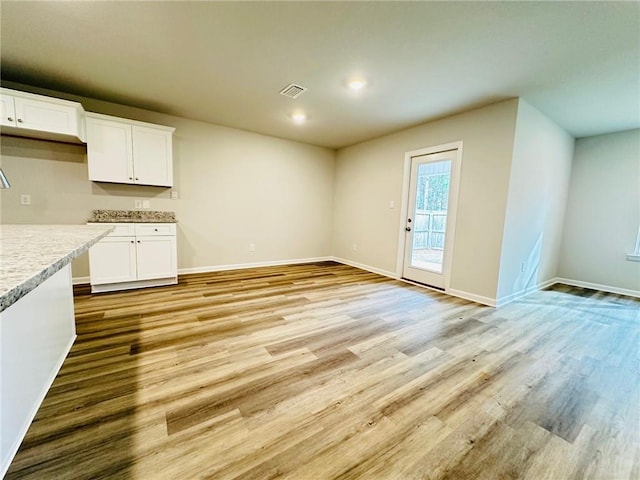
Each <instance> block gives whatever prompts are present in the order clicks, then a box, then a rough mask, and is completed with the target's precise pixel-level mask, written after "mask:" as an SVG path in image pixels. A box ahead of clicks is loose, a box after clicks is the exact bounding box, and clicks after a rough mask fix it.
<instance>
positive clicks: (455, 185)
mask: <svg viewBox="0 0 640 480" xmlns="http://www.w3.org/2000/svg"><path fill="white" fill-rule="evenodd" d="M450 150H457V151H458V154H457V157H458V158H457V162H454V163H453V165H452V169H451V178H452V180H453V181H452V182H451V184H450V191H449V198H450V199H451V200H452V201H451V202H449V208H448V211H447V216H448V217H449V220H450V224H451V225H450V226H449V225H447V234H446V236H445V249H447V250H448V251H449V252H453V242H454V238H455V226H456V216H457V212H458V194H459V186H460V173H461V171H462V140H459V141H457V142H451V143H445V144H443V145H435V146H433V147H426V148H421V149H419V150H412V151H410V152H405V154H404V168H403V178H402V200H401V203H400V222H399V228H398V254H397V257H396V278H398V279H401V278H402V272H403V267H404V259H405V245H406V241H405V238H406V233H407V232H406V231H405V227H406V219H407V215H408V212H409V188H410V182H411V159H412V158H413V157H419V156H421V155H429V154H431V153H440V152H447V151H450ZM448 223H449V222H448ZM452 260H453V258H452V256H451V255H449V264H448V265H443V267H444V268H443V273H444V291H445V292H448V291H449V288H450V285H451V266H452V265H451V264H452Z"/></svg>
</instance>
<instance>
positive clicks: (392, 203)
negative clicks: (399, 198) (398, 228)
mask: <svg viewBox="0 0 640 480" xmlns="http://www.w3.org/2000/svg"><path fill="white" fill-rule="evenodd" d="M389 208H390V209H394V208H396V202H395V201H394V200H389Z"/></svg>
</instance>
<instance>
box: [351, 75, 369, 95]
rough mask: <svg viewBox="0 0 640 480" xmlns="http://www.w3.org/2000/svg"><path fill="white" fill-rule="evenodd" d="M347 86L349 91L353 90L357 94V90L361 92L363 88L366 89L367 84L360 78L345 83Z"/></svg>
mask: <svg viewBox="0 0 640 480" xmlns="http://www.w3.org/2000/svg"><path fill="white" fill-rule="evenodd" d="M347 86H348V87H349V88H350V89H351V90H354V91H356V92H357V91H358V90H362V89H363V88H364V87H366V86H367V82H366V81H365V80H363V79H362V78H354V79H352V80H349V82H348V83H347Z"/></svg>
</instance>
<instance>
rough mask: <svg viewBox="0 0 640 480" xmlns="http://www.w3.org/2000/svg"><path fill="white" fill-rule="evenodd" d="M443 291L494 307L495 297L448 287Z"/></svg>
mask: <svg viewBox="0 0 640 480" xmlns="http://www.w3.org/2000/svg"><path fill="white" fill-rule="evenodd" d="M445 293H447V294H449V295H453V296H454V297H459V298H464V299H465V300H471V301H472V302H476V303H480V304H482V305H487V306H489V307H496V299H495V298H491V297H485V296H482V295H476V294H475V293H469V292H465V291H464V290H456V289H455V288H450V289H449V290H447V291H446V292H445Z"/></svg>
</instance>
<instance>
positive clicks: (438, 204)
mask: <svg viewBox="0 0 640 480" xmlns="http://www.w3.org/2000/svg"><path fill="white" fill-rule="evenodd" d="M450 178H451V161H450V160H445V161H442V162H433V163H425V164H422V165H420V166H419V168H418V183H417V191H416V205H415V223H414V231H413V245H412V254H411V266H412V267H417V268H423V269H426V270H431V271H434V272H442V261H443V252H444V242H445V234H446V226H447V205H448V201H449V182H450Z"/></svg>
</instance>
